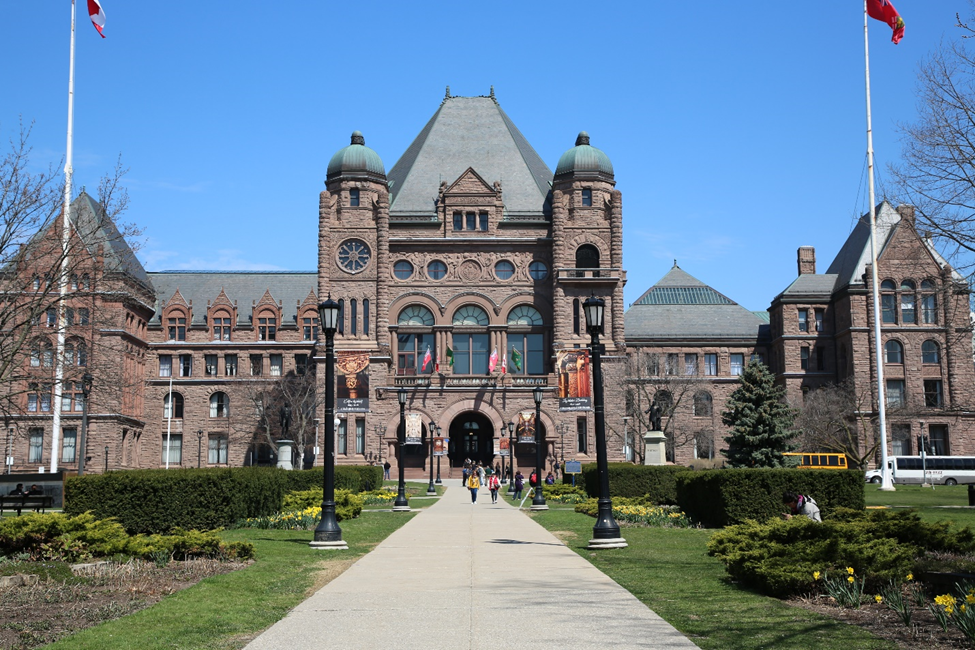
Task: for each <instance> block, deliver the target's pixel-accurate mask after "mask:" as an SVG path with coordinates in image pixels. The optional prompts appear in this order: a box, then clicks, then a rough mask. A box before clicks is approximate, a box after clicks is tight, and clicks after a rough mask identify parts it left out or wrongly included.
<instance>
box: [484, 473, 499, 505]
mask: <svg viewBox="0 0 975 650" xmlns="http://www.w3.org/2000/svg"><path fill="white" fill-rule="evenodd" d="M487 481H488V482H487V486H488V489H489V490H491V503H497V502H498V490H500V489H501V479H500V478H499V477H498V475H497V474H494V473H492V474H491V476H489V477H488V479H487Z"/></svg>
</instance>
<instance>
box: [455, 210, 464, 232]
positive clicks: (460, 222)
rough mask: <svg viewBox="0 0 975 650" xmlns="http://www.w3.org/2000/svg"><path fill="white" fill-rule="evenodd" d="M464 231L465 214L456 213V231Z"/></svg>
mask: <svg viewBox="0 0 975 650" xmlns="http://www.w3.org/2000/svg"><path fill="white" fill-rule="evenodd" d="M463 229H464V213H463V212H455V213H454V230H463Z"/></svg>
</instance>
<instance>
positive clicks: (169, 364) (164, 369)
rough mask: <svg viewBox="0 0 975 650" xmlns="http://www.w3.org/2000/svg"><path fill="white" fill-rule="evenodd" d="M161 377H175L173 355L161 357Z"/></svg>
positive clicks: (162, 355)
mask: <svg viewBox="0 0 975 650" xmlns="http://www.w3.org/2000/svg"><path fill="white" fill-rule="evenodd" d="M159 376H160V377H172V376H173V356H172V355H171V354H160V355H159Z"/></svg>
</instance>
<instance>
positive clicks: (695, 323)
mask: <svg viewBox="0 0 975 650" xmlns="http://www.w3.org/2000/svg"><path fill="white" fill-rule="evenodd" d="M768 322H769V321H768V314H767V313H766V312H757V313H756V312H751V311H748V310H747V309H745V308H744V307H742V306H741V305H739V304H738V303H736V302H735V301H733V300H731V299H730V298H728V297H727V296H725V295H723V294H722V293H720V292H718V291H716V290H715V289H713V288H711V287H709V286H708V285H706V284H704V283H703V282H701V281H700V280H698V279H697V278H695V277H693V276H692V275H690V274H688V273H687V272H685V271H684V270H683V269H681V268H680V267H678V266H677V265H676V264H675V265H674V267H673V268H672V269H670V271H668V272H667V274H666V275H665V276H664V277H663V278H661V279H660V281H659V282H658V283H657V284H655V285H654V286H652V287H650V289H649V290H647V291H646V293H644V294H643V295H642V296H641V297H640V298H639V300H637V301H636V302H635V303H633V304H632V305H631V306H630V308H629V309H627V310H626V314H625V328H626V338H627V340H628V341H639V340H680V341H688V340H698V341H708V340H713V341H720V340H728V339H739V340H747V341H760V340H761V339H766V338H768V329H769V325H768Z"/></svg>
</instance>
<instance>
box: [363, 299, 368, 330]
mask: <svg viewBox="0 0 975 650" xmlns="http://www.w3.org/2000/svg"><path fill="white" fill-rule="evenodd" d="M362 333H363V334H366V335H368V334H369V300H368V299H364V300H363V301H362Z"/></svg>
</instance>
